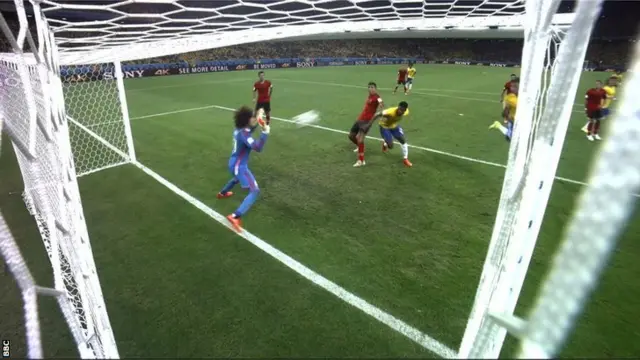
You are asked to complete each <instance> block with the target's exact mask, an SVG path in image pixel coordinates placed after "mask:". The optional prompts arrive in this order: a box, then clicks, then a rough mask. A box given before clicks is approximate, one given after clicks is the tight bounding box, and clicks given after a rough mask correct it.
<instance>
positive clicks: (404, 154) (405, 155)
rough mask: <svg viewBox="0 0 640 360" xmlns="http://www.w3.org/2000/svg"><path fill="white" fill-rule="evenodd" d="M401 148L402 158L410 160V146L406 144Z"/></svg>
mask: <svg viewBox="0 0 640 360" xmlns="http://www.w3.org/2000/svg"><path fill="white" fill-rule="evenodd" d="M400 148H401V149H402V157H403V158H405V159H408V158H409V145H408V144H407V143H404V144H402V145H400Z"/></svg>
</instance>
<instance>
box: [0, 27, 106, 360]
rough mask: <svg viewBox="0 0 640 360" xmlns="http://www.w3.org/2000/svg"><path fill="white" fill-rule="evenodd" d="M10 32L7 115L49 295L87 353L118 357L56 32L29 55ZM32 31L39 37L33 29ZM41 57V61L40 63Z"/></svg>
mask: <svg viewBox="0 0 640 360" xmlns="http://www.w3.org/2000/svg"><path fill="white" fill-rule="evenodd" d="M0 20H2V22H3V23H4V19H0ZM4 25H6V23H5V24H4ZM4 27H5V28H6V26H4ZM22 29H24V28H22ZM5 35H6V36H7V37H8V38H9V40H10V41H11V42H12V45H13V47H14V51H16V53H15V54H2V55H0V78H1V79H3V81H4V84H11V85H10V86H2V87H0V99H2V106H0V117H1V118H3V119H4V125H3V126H4V127H5V131H6V132H7V133H8V134H9V136H10V139H11V141H12V143H13V145H14V150H15V153H16V158H17V160H18V164H19V167H20V171H21V174H22V179H23V183H24V195H23V196H24V201H25V204H26V205H27V208H28V210H29V212H30V213H31V214H32V215H33V216H34V218H35V220H36V224H37V227H38V229H39V231H40V235H41V237H42V241H43V243H44V245H45V249H46V251H47V254H48V256H49V259H50V261H51V265H52V269H53V279H54V286H55V291H48V292H45V293H48V294H50V295H54V296H56V299H57V301H58V303H59V305H60V308H61V311H62V312H63V315H64V318H65V320H66V321H67V323H68V325H69V328H70V330H71V333H72V335H73V337H74V339H75V341H76V344H77V346H78V351H79V353H80V356H82V357H83V358H91V357H98V358H102V357H117V356H118V353H117V349H116V347H115V340H114V338H113V334H112V331H111V327H110V324H109V319H108V317H107V313H106V307H105V305H104V300H103V296H102V292H101V289H100V283H99V280H98V277H97V273H96V268H95V264H94V261H93V256H92V252H91V246H90V244H89V237H88V233H87V228H86V223H85V220H84V215H83V210H82V204H81V200H80V193H79V190H78V184H77V178H76V170H75V167H74V160H73V155H72V152H71V146H70V140H69V128H68V123H67V120H66V116H65V113H64V107H63V106H61V104H60V103H59V102H58V101H57V100H59V99H62V86H61V83H60V81H59V74H58V73H57V68H56V66H54V64H53V63H52V62H50V60H51V59H52V58H53V57H52V56H51V55H52V54H51V52H52V51H53V50H52V49H51V48H50V47H48V46H49V45H50V44H51V41H50V40H51V39H47V38H46V36H48V35H49V34H47V33H45V32H43V31H41V32H39V34H38V35H39V39H38V40H39V41H38V42H39V44H40V49H39V52H38V51H36V52H35V54H37V55H36V56H33V57H27V56H24V55H23V54H22V46H23V45H24V42H22V43H19V42H16V40H15V38H14V37H13V35H12V34H11V33H8V34H5ZM27 36H31V35H30V34H29V33H28V32H27ZM31 43H33V40H32V39H31ZM34 57H35V58H36V60H37V61H32V60H33V58H34ZM5 239H6V238H5ZM5 245H7V247H6V248H5ZM2 246H3V255H4V256H5V259H6V261H7V262H8V263H9V264H20V263H21V262H22V263H23V261H22V259H21V257H20V256H19V252H17V251H15V249H12V248H11V242H10V241H7V242H3V243H2ZM12 271H13V272H14V275H15V277H16V279H22V278H24V279H29V278H30V275H29V274H28V269H27V268H26V266H16V267H14V268H13V269H12ZM31 282H32V280H31ZM26 283H27V285H26V286H22V285H21V290H22V293H23V297H25V312H26V313H27V316H26V317H27V320H28V321H29V319H32V318H36V319H37V308H34V307H33V306H32V305H33V304H32V303H31V302H30V301H29V302H28V301H27V298H26V297H27V295H29V294H30V293H31V292H32V291H33V285H32V283H31V284H29V282H28V281H27V282H26ZM33 336H35V335H34V332H32V331H28V333H27V337H28V338H27V341H28V344H29V354H30V355H32V356H36V355H34V354H38V352H39V351H40V350H38V347H39V339H37V338H35V337H33Z"/></svg>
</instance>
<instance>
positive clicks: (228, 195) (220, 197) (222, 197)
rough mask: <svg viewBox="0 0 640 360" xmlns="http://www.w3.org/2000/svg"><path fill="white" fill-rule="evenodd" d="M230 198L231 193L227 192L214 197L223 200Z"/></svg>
mask: <svg viewBox="0 0 640 360" xmlns="http://www.w3.org/2000/svg"><path fill="white" fill-rule="evenodd" d="M230 196H233V191H227V192H226V193H224V194H223V193H218V195H216V197H217V198H218V199H224V198H228V197H230Z"/></svg>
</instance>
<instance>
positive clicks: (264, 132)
mask: <svg viewBox="0 0 640 360" xmlns="http://www.w3.org/2000/svg"><path fill="white" fill-rule="evenodd" d="M269 131H271V127H270V126H269V125H267V124H265V125H264V126H263V127H262V133H263V134H267V135H268V134H269Z"/></svg>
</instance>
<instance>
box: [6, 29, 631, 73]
mask: <svg viewBox="0 0 640 360" xmlns="http://www.w3.org/2000/svg"><path fill="white" fill-rule="evenodd" d="M8 22H9V25H10V26H11V25H13V26H12V27H15V28H17V23H15V24H14V21H11V20H10V19H9V21H8ZM32 34H35V31H32ZM632 41H635V40H632V39H631V38H615V39H611V38H609V39H598V40H592V41H591V43H590V45H589V49H588V51H587V57H586V58H587V61H589V62H590V63H591V64H600V65H603V66H607V67H624V66H625V65H626V63H627V61H628V57H629V54H630V50H631V48H632ZM522 45H523V41H522V40H521V39H434V38H428V39H362V40H314V41H275V42H268V43H253V44H243V45H237V46H230V47H225V48H217V49H211V50H205V51H198V52H193V53H187V54H181V55H174V56H168V57H163V58H160V59H146V60H137V61H133V62H128V63H129V64H141V63H154V62H155V63H157V62H164V63H181V62H187V63H190V64H195V63H197V62H201V61H212V60H232V59H251V60H253V61H255V62H259V61H260V59H276V58H309V59H313V58H318V57H333V58H341V57H360V58H370V59H375V58H389V57H392V58H423V59H425V60H434V61H490V62H506V63H509V62H513V63H518V62H519V61H520V55H521V52H522ZM7 51H11V47H10V45H9V42H8V41H7V39H6V38H5V37H4V36H0V52H7Z"/></svg>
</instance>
